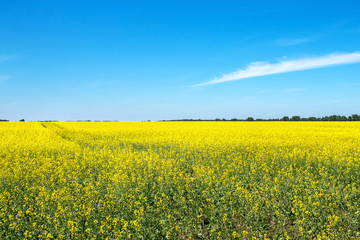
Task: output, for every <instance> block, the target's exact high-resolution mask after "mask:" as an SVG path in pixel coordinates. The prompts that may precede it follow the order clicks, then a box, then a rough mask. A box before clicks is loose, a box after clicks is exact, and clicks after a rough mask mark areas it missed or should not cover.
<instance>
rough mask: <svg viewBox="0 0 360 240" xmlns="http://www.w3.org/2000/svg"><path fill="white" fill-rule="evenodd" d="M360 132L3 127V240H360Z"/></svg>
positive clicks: (332, 127) (280, 127) (127, 125)
mask: <svg viewBox="0 0 360 240" xmlns="http://www.w3.org/2000/svg"><path fill="white" fill-rule="evenodd" d="M359 146H360V123H359V122H104V123H98V122H54V123H39V122H32V123H26V122H25V123H15V122H5V123H0V179H1V181H0V189H1V191H0V238H1V239H2V238H6V237H7V238H23V239H31V238H34V236H35V237H39V238H40V237H41V238H46V239H52V238H54V239H84V238H86V239H107V238H108V239H114V238H119V239H124V238H125V239H126V238H134V239H139V238H145V239H161V238H166V237H167V238H169V239H182V238H184V239H194V238H200V237H202V238H208V239H216V238H219V239H231V238H239V239H242V238H244V239H259V238H264V239H267V238H273V237H275V235H274V234H275V233H276V234H277V235H276V237H278V238H284V239H299V238H304V237H305V238H310V239H315V238H318V239H357V238H359V232H358V226H359V225H360V222H359V218H358V216H359V215H360V214H359V207H360V204H359V196H360V190H359V186H358V183H359V182H360V179H359V175H358V172H359V171H360V148H359Z"/></svg>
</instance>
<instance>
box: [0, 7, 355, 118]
mask: <svg viewBox="0 0 360 240" xmlns="http://www.w3.org/2000/svg"><path fill="white" fill-rule="evenodd" d="M0 3H1V7H0V119H9V120H19V119H21V118H24V119H25V120H87V119H89V120H126V121H141V120H160V119H181V118H202V119H213V118H217V117H219V118H234V117H236V118H246V117H248V116H252V117H255V118H277V117H282V116H285V115H288V116H293V115H300V116H303V117H308V116H324V115H332V114H340V115H351V114H353V113H357V114H359V113H360V107H359V106H360V94H359V93H360V63H359V62H360V57H359V56H360V54H359V53H360V14H359V12H360V2H359V1H355V0H353V1H348V0H343V1H329V0H327V1H314V0H312V1H308V0H304V1H186V0H181V1H176V0H174V1H156V0H154V1H130V0H128V1H109V0H104V1H90V0H86V1H85V0H84V1H81V0H76V1H49V0H46V1H45V0H44V1H36V0H34V1H23V0H22V1H17V0H0ZM319 62H320V63H319ZM290 65H291V66H290Z"/></svg>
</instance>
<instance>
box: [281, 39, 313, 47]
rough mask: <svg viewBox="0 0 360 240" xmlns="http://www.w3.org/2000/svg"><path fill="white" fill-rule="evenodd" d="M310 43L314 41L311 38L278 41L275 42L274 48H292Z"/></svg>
mask: <svg viewBox="0 0 360 240" xmlns="http://www.w3.org/2000/svg"><path fill="white" fill-rule="evenodd" d="M312 41H314V39H313V38H293V39H278V40H276V41H275V43H274V44H275V45H276V46H281V47H287V46H293V45H298V44H301V43H307V42H312Z"/></svg>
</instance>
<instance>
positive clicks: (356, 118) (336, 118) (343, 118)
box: [163, 114, 360, 122]
mask: <svg viewBox="0 0 360 240" xmlns="http://www.w3.org/2000/svg"><path fill="white" fill-rule="evenodd" d="M163 121H167V120H163ZM168 121H248V122H252V121H294V122H300V121H304V122H306V121H309V122H310V121H360V115H358V114H353V115H351V116H348V117H346V116H340V115H331V116H325V117H307V118H302V117H300V116H292V117H288V116H284V117H282V118H269V119H263V118H256V119H255V118H253V117H248V118H246V119H238V118H232V119H225V118H221V119H220V118H215V119H179V120H168Z"/></svg>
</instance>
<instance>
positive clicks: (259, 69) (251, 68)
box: [195, 52, 360, 86]
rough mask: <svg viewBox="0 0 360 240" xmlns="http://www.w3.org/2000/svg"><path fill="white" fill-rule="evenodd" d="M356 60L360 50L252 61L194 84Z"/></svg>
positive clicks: (225, 80) (213, 82) (347, 62)
mask: <svg viewBox="0 0 360 240" xmlns="http://www.w3.org/2000/svg"><path fill="white" fill-rule="evenodd" d="M356 62H360V52H353V53H342V54H339V53H337V54H330V55H326V56H321V57H314V58H303V59H297V60H291V61H286V60H280V61H279V62H278V63H266V62H252V63H250V64H249V65H248V66H247V67H245V68H244V69H240V70H238V71H235V72H232V73H229V74H223V75H222V76H221V77H220V78H217V77H216V78H215V79H214V80H211V81H209V82H205V83H200V84H196V85H195V86H205V85H210V84H218V83H224V82H229V81H235V80H240V79H245V78H252V77H259V76H266V75H272V74H278V73H286V72H295V71H301V70H308V69H315V68H323V67H328V66H333V65H341V64H349V63H356Z"/></svg>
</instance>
